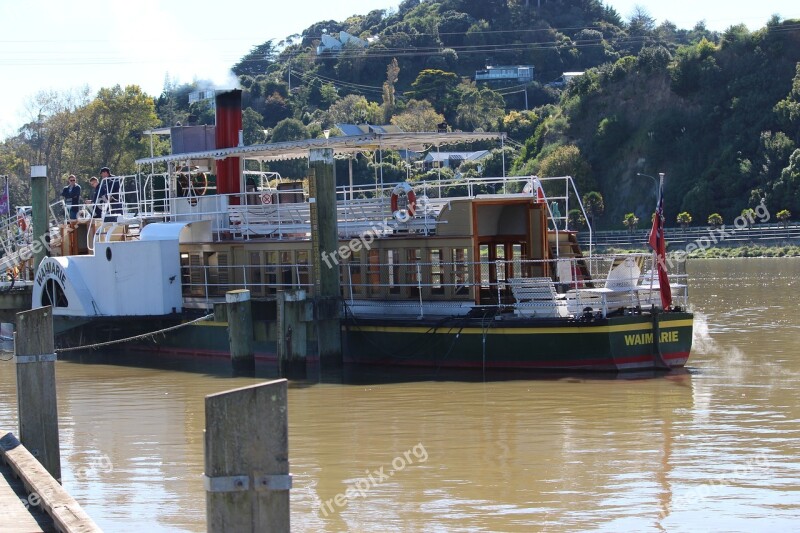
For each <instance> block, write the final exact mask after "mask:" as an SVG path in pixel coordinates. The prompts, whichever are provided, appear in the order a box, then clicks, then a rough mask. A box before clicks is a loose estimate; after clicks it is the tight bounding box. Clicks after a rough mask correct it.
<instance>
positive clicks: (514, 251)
mask: <svg viewBox="0 0 800 533" xmlns="http://www.w3.org/2000/svg"><path fill="white" fill-rule="evenodd" d="M509 259H510V260H511V261H512V268H513V273H512V275H511V276H512V277H514V278H521V277H524V276H523V273H522V260H523V259H524V256H523V250H522V245H521V244H512V245H511V257H510V258H509Z"/></svg>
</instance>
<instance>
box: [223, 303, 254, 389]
mask: <svg viewBox="0 0 800 533" xmlns="http://www.w3.org/2000/svg"><path fill="white" fill-rule="evenodd" d="M225 303H226V307H227V315H228V343H229V346H230V351H231V366H232V367H233V371H234V374H237V375H254V374H255V370H256V359H255V354H254V352H253V311H252V305H251V303H250V291H249V290H247V289H238V290H234V291H228V292H226V293H225Z"/></svg>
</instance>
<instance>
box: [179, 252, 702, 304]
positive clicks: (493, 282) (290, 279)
mask: <svg viewBox="0 0 800 533" xmlns="http://www.w3.org/2000/svg"><path fill="white" fill-rule="evenodd" d="M625 257H628V259H629V260H630V261H637V265H638V264H641V265H642V267H641V268H639V267H638V266H637V269H638V270H637V269H631V270H630V272H631V273H632V274H631V277H625V276H626V274H624V272H625V271H623V274H622V275H619V273H618V271H617V272H615V273H613V274H610V273H611V272H612V268H613V267H614V266H618V264H622V262H623V256H594V257H592V258H585V259H581V258H567V259H560V260H558V261H531V260H513V261H506V260H502V259H501V260H497V261H493V262H488V261H480V262H466V261H449V262H445V261H438V262H423V261H411V262H393V263H348V262H341V261H339V263H340V264H339V266H338V268H339V269H340V276H341V288H342V297H343V298H344V299H345V301H347V302H348V305H349V306H350V307H353V306H355V305H356V304H357V305H360V306H373V307H375V306H378V307H380V306H392V307H394V308H398V307H402V308H404V309H406V310H407V313H408V314H409V315H412V316H418V317H421V316H424V315H425V309H426V308H430V307H431V306H434V307H438V308H439V309H440V310H442V312H444V313H448V308H450V309H453V308H459V309H461V311H460V312H461V313H462V314H463V310H464V309H465V308H470V307H473V306H475V305H476V304H475V301H476V299H477V300H478V302H479V304H477V305H478V306H485V307H494V308H497V309H498V311H499V312H501V313H502V312H503V311H507V312H509V313H515V314H519V315H523V316H526V315H527V316H533V315H535V312H536V311H537V309H535V308H534V309H533V312H531V306H530V305H528V304H526V303H525V302H521V301H517V299H516V298H515V296H516V295H519V294H520V292H519V291H517V294H516V295H515V287H517V288H518V287H520V286H525V285H526V284H527V283H526V280H536V284H537V286H546V287H549V288H550V291H551V293H552V294H553V302H552V304H553V306H555V307H559V306H561V307H563V308H564V310H565V311H566V312H565V313H564V314H562V315H560V316H579V315H582V314H584V313H585V312H586V311H587V310H588V309H587V308H590V309H591V313H593V314H595V313H600V314H601V315H602V316H606V315H607V314H608V313H610V312H612V311H620V310H624V309H636V308H641V309H645V310H647V309H649V308H650V307H652V306H656V307H660V306H661V301H660V291H659V288H658V281H657V276H656V277H653V278H650V277H648V274H649V273H651V272H652V270H651V268H650V266H652V265H651V259H652V258H651V256H649V255H648V254H631V255H630V256H625ZM581 263H583V264H581ZM331 267H332V268H337V266H336V264H335V262H331ZM322 268H327V267H326V266H325V264H323V265H322ZM546 269H549V270H550V271H551V272H562V273H564V272H571V273H573V274H577V273H580V272H582V271H583V270H582V269H587V270H588V271H590V272H592V276H591V279H581V277H580V276H579V275H573V277H572V279H569V280H563V279H556V280H555V281H554V280H553V279H552V278H551V277H549V276H547V277H542V276H540V275H537V274H543V273H544V272H547V271H548V270H546ZM182 278H183V291H184V296H185V298H187V299H189V300H191V301H192V302H194V303H195V304H197V303H202V304H203V305H204V306H205V307H207V308H209V307H211V306H212V305H213V303H214V302H215V301H221V300H223V299H224V296H225V292H226V291H228V290H233V289H249V290H251V291H252V292H253V294H254V297H270V296H272V295H274V294H275V292H276V291H277V290H284V289H296V288H302V289H306V290H307V291H308V292H309V294H313V292H314V282H313V281H312V267H311V265H309V264H306V263H301V264H281V265H227V266H213V265H212V266H209V265H204V266H188V265H184V266H183V267H182ZM528 285H529V284H528ZM670 285H671V287H672V292H673V295H672V296H673V306H680V307H682V308H686V306H687V305H688V288H687V276H686V274H685V270H683V266H682V265H676V271H675V272H673V273H671V274H670ZM540 304H541V302H540Z"/></svg>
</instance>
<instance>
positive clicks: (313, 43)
mask: <svg viewBox="0 0 800 533" xmlns="http://www.w3.org/2000/svg"><path fill="white" fill-rule="evenodd" d="M538 5H539V2H533V3H532V2H528V1H527V0H406V1H404V2H402V3H401V4H400V6H399V7H398V9H397V10H374V11H371V12H369V13H366V14H363V15H354V16H351V17H349V18H348V19H346V20H344V21H333V20H328V21H320V22H318V23H316V24H313V25H312V26H310V27H308V28H306V29H305V30H304V31H303V32H301V33H300V34H298V35H292V36H289V37H287V38H286V39H284V40H283V41H281V42H274V41H266V42H262V43H259V44H255V45H254V46H253V48H252V50H251V51H250V52H249V53H248V54H246V55H245V56H244V57H242V58H241V59H240V60H239V61H238V62H237V63H236V64H235V65H233V66H232V69H233V71H234V72H235V73H236V74H237V75H238V77H239V82H240V84H241V87H242V89H243V91H244V92H243V104H244V106H245V109H244V120H243V124H244V136H245V142H246V143H248V144H250V143H257V142H264V141H265V140H272V141H281V140H291V139H298V138H305V137H317V136H320V135H322V132H323V130H326V129H333V128H334V125H335V124H336V123H341V122H351V123H353V122H362V123H363V122H369V123H373V124H374V123H379V124H382V123H390V122H391V123H394V124H398V125H400V126H401V127H403V128H404V129H407V130H410V131H411V130H430V129H433V128H435V127H436V124H438V123H440V122H442V121H443V120H444V121H446V122H447V123H448V124H449V125H450V126H451V127H453V128H459V129H463V130H474V129H478V128H481V129H484V130H488V129H491V130H501V131H505V132H507V133H508V134H509V137H510V139H511V140H512V142H511V143H509V145H507V147H506V151H507V155H508V156H509V157H510V158H511V159H513V165H509V167H511V168H512V171H513V172H514V173H517V174H538V175H543V176H546V175H556V174H564V173H569V174H571V175H574V176H576V178H578V181H579V183H580V186H581V190H582V191H584V192H586V191H589V190H598V191H600V192H601V193H602V194H603V196H604V198H605V205H606V214H605V216H603V217H600V218H599V219H597V221H596V222H597V223H598V224H599V225H600V226H601V227H608V228H621V221H622V218H623V215H624V214H625V213H629V212H635V213H636V214H637V215H638V216H639V217H640V218H642V219H643V220H647V219H649V213H650V211H651V210H652V206H653V203H654V201H655V194H654V193H655V189H654V186H653V183H652V182H651V181H650V180H649V179H648V178H646V177H641V176H637V173H642V174H647V175H650V176H656V175H657V174H658V173H659V172H664V173H665V174H666V176H667V187H666V195H667V202H666V209H667V218H668V219H667V223H668V224H674V220H675V216H676V214H677V213H678V212H679V211H688V212H690V213H691V214H692V216H693V219H694V223H695V224H698V223H699V224H703V223H705V220H706V218H707V217H708V215H709V214H710V213H712V212H719V213H720V214H722V215H723V218H724V220H725V221H726V222H730V221H731V220H732V218H733V217H734V216H736V215H737V214H738V213H739V212H740V211H741V210H742V209H744V208H746V207H748V206H752V205H753V204H752V202H754V201H758V200H759V199H760V198H762V197H764V198H766V199H767V204H768V206H769V208H770V210H772V211H773V212H775V211H776V210H780V209H786V208H788V209H790V210H792V212H794V213H795V214H797V215H798V216H800V151H798V146H800V133H799V132H800V111H799V110H798V109H799V108H800V75H796V73H797V64H798V62H799V61H800V46H798V45H799V44H800V43H799V42H798V40H800V23H798V21H780V20H773V21H771V22H770V23H769V24H768V25H767V26H766V27H765V28H763V29H761V30H759V31H756V32H749V31H748V30H747V29H746V28H745V27H744V26H732V27H731V28H729V29H728V30H726V31H725V32H724V33H722V34H719V33H716V32H711V31H708V30H707V29H706V28H705V27H704V26H703V25H702V23H699V24H698V25H696V26H695V27H694V28H691V29H680V28H677V27H675V26H674V25H673V24H671V23H669V22H664V23H662V24H661V25H658V26H656V25H655V24H654V21H653V19H652V18H651V17H650V16H649V15H648V14H647V12H646V11H644V10H641V9H639V10H638V11H636V12H635V14H634V15H633V16H632V17H631V18H630V19H629V20H622V18H621V17H620V16H619V14H618V13H616V12H615V11H614V10H613V9H611V8H608V7H606V6H604V5H603V4H602V2H600V1H599V0H551V1H543V2H542V3H541V7H538ZM342 32H345V33H342ZM489 65H491V66H499V65H530V66H532V67H533V79H532V81H528V80H525V81H522V82H520V81H515V80H510V81H506V82H504V83H492V84H484V83H478V84H476V83H475V82H474V81H473V80H474V77H475V75H476V71H479V70H483V69H485V68H486V67H487V66H489ZM567 71H585V72H586V74H585V75H583V76H581V77H578V78H575V79H574V80H572V81H571V82H570V84H569V85H567V86H566V87H558V86H554V85H553V84H552V83H550V82H553V81H554V80H557V79H558V78H559V77H560V76H561V74H562V73H563V72H567ZM793 83H794V85H793ZM205 88H208V86H207V84H205V83H204V82H202V81H198V82H196V83H192V84H183V85H177V84H170V83H167V85H166V86H165V87H164V90H163V92H162V94H160V95H158V96H156V97H153V96H149V95H146V94H144V93H143V92H142V91H141V90H140V89H139V88H138V87H136V86H131V87H125V88H121V87H118V86H117V87H112V88H105V89H102V90H101V91H100V92H99V93H98V94H97V95H96V96H95V97H94V99H93V100H91V101H90V102H89V103H88V104H75V102H74V101H70V100H68V99H67V98H66V97H64V98H62V99H59V97H58V95H53V96H51V98H52V100H51V101H50V102H48V105H45V106H43V110H44V111H45V112H43V114H42V115H41V118H40V121H39V122H37V123H31V124H28V125H26V126H25V127H24V128H22V130H20V132H19V135H17V136H15V137H13V138H10V139H6V140H5V141H4V142H3V143H2V145H0V173H2V174H9V175H10V176H11V184H12V190H11V193H12V202H13V203H17V204H25V203H27V198H28V195H29V192H28V190H27V186H28V185H27V180H25V179H24V176H26V175H27V172H26V169H27V168H28V167H29V165H30V164H31V162H33V161H35V162H36V163H46V164H47V165H48V168H49V169H51V170H52V172H53V173H54V175H55V176H56V178H55V181H57V180H58V176H60V174H62V173H63V172H62V169H67V168H69V169H70V171H71V172H75V173H76V174H79V176H81V177H82V179H86V177H88V176H89V175H91V174H92V173H93V172H95V171H96V169H97V168H98V167H100V166H102V165H110V166H112V167H113V168H115V169H117V170H118V171H119V172H120V173H123V172H130V171H132V170H133V160H134V159H135V158H137V157H142V156H144V155H147V154H149V150H150V146H149V144H148V143H147V142H146V140H145V139H143V138H142V137H141V135H140V132H141V131H142V130H144V129H147V128H150V127H154V126H159V125H172V124H175V123H177V122H181V123H184V124H185V123H187V121H189V122H197V123H211V122H213V120H214V119H213V112H212V110H211V109H210V107H209V103H208V101H203V100H200V101H199V102H196V103H193V104H189V95H190V94H191V93H192V92H196V91H198V90H201V89H205ZM526 97H527V98H526ZM526 101H527V104H528V110H526V109H525V104H526ZM512 147H517V148H512ZM155 148H156V150H157V151H159V150H160V151H163V150H166V149H167V146H166V145H164V144H162V145H157V146H156V147H155ZM478 148H480V147H478ZM375 165H376V163H374V162H372V161H369V160H367V159H365V158H359V159H358V160H357V161H355V165H354V167H355V168H354V171H355V179H356V182H361V183H364V182H369V181H370V180H373V179H374V176H375ZM273 167H274V168H273V169H274V170H278V171H280V172H281V173H284V174H288V175H296V174H299V173H302V172H303V168H302V165H299V166H298V165H295V164H292V163H281V164H275V165H273ZM382 168H383V173H384V177H385V179H387V180H391V179H397V180H400V179H404V178H405V176H406V168H405V166H404V165H403V162H402V161H400V160H399V158H396V157H395V158H392V157H388V156H387V157H386V158H384V161H383V163H382ZM462 170H463V173H464V174H465V175H468V176H474V175H480V174H479V173H480V172H483V173H485V174H489V173H493V172H499V170H500V164H499V157H495V159H494V160H490V161H488V162H486V164H484V165H483V166H482V169H478V168H477V166H472V167H470V166H467V167H464V168H463V169H462ZM343 174H344V173H343ZM411 178H412V179H420V178H421V176H418V175H412V176H411ZM53 186H54V187H55V183H54V184H53ZM754 191H755V192H754Z"/></svg>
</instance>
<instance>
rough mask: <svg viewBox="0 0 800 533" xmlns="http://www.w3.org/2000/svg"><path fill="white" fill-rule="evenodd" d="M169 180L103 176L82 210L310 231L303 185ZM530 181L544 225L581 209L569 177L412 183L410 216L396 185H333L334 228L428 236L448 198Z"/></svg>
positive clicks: (522, 187) (230, 227)
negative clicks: (218, 185)
mask: <svg viewBox="0 0 800 533" xmlns="http://www.w3.org/2000/svg"><path fill="white" fill-rule="evenodd" d="M257 174H258V173H257ZM175 179H176V178H175V177H174V176H171V175H170V174H168V173H151V174H137V175H130V176H114V177H111V178H106V180H107V181H108V183H107V184H103V183H101V185H100V187H106V189H105V190H114V191H118V192H115V193H114V195H113V199H112V200H111V201H109V202H104V203H100V204H98V205H96V206H95V205H91V206H87V207H86V210H87V211H88V212H89V213H95V212H97V213H101V214H99V215H98V216H102V217H103V218H106V217H108V216H112V217H117V216H119V217H122V218H123V219H139V218H141V219H149V220H152V219H157V220H159V219H163V220H170V221H195V220H202V219H210V220H211V221H212V231H213V232H214V234H215V235H221V234H226V235H230V236H231V237H233V238H239V239H250V238H254V237H271V238H278V239H283V238H295V237H297V236H298V234H303V233H308V232H309V231H310V229H309V228H310V220H311V217H310V208H309V204H308V203H307V197H308V195H307V193H306V191H304V190H303V189H302V188H295V189H283V188H282V189H281V190H278V189H274V188H271V187H268V186H267V187H265V186H264V185H263V183H264V182H263V180H262V181H261V185H260V186H259V187H258V188H257V189H256V190H252V191H246V192H242V193H234V194H215V188H214V187H213V186H212V185H206V186H203V187H194V186H189V187H186V188H183V189H182V190H183V191H184V194H185V195H184V196H176V194H175V193H174V191H176V190H177V185H176V184H175V183H173V181H174V180H175ZM535 180H538V182H539V183H541V185H542V187H543V190H545V191H546V196H545V197H544V198H543V201H544V202H545V203H546V206H547V211H548V225H549V228H550V229H551V230H554V231H556V232H559V231H563V230H566V229H570V228H569V227H568V218H567V214H568V212H569V210H570V202H571V201H572V202H574V201H575V199H576V198H577V201H578V207H580V208H581V209H582V208H583V206H582V205H581V204H580V197H579V195H578V194H577V191H576V190H575V184H574V182H573V180H572V178H570V177H557V178H540V179H539V178H534V177H533V176H524V177H501V178H469V179H464V178H460V179H450V180H438V181H433V182H430V181H427V182H415V183H411V185H412V187H413V189H414V192H415V195H416V206H415V209H414V210H415V216H414V217H413V218H412V219H411V220H409V221H402V220H400V221H398V220H395V218H394V217H393V213H392V211H391V203H392V201H391V197H392V193H393V191H394V189H395V186H396V185H397V184H395V183H388V184H384V185H382V186H381V185H378V184H370V185H358V186H353V187H350V186H339V187H337V189H336V197H337V201H338V207H337V209H338V218H339V234H340V236H341V237H343V238H350V237H355V236H358V235H361V234H363V233H364V232H367V231H375V228H387V227H390V228H392V229H393V230H395V231H406V232H414V233H418V234H423V235H430V234H431V233H433V232H434V231H435V229H436V221H437V218H438V216H439V214H440V213H441V211H442V209H445V208H446V207H447V206H448V205H449V204H450V202H452V200H454V199H456V198H476V197H479V196H481V195H487V196H496V195H519V194H526V195H535V194H536V191H535V188H536V187H535V186H534V182H535ZM201 193H205V194H201ZM556 204H557V205H558V206H560V207H559V208H558V209H557V210H556V209H554V205H556ZM561 209H563V212H562V211H561ZM384 231H385V230H384ZM589 233H591V229H589ZM558 245H559V243H558V240H556V246H558Z"/></svg>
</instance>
